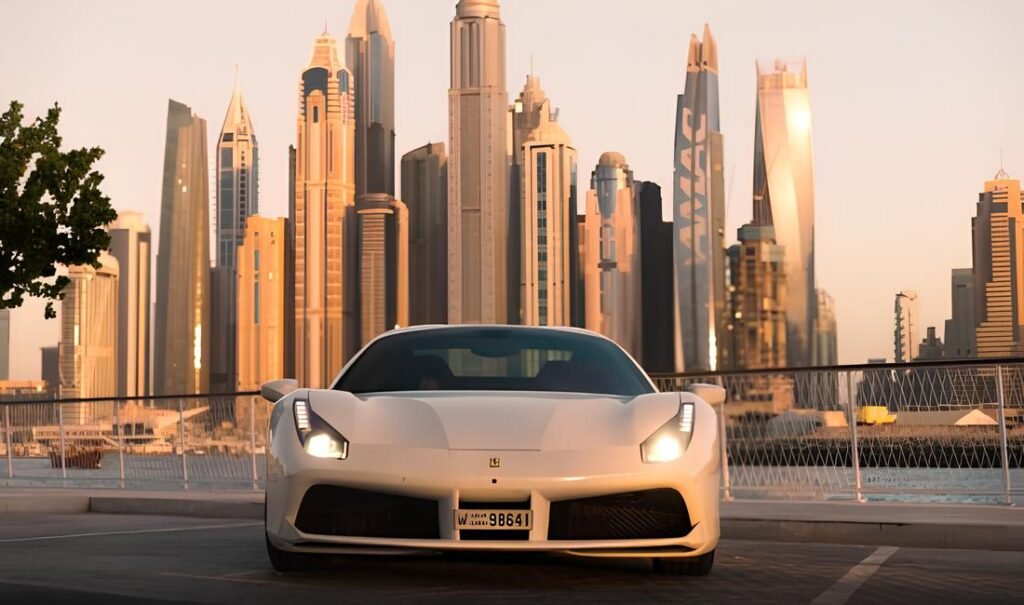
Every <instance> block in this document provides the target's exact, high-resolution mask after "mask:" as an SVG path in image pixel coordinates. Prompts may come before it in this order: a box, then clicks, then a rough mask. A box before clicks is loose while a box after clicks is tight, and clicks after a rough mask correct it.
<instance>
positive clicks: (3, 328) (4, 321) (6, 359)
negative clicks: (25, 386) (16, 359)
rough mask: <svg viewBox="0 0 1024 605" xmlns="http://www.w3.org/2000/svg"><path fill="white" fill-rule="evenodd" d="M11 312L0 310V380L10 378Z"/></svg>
mask: <svg viewBox="0 0 1024 605" xmlns="http://www.w3.org/2000/svg"><path fill="white" fill-rule="evenodd" d="M10 372H11V310H10V309H0V380H7V379H9V378H10V377H11V374H10Z"/></svg>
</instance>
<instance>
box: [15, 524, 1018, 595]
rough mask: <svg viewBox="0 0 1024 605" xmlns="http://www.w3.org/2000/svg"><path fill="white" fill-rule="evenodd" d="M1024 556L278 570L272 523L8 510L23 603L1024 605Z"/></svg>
mask: <svg viewBox="0 0 1024 605" xmlns="http://www.w3.org/2000/svg"><path fill="white" fill-rule="evenodd" d="M1021 569H1024V552H1006V551H1003V552H995V551H986V550H955V549H941V550H933V549H919V548H906V547H890V546H877V545H872V546H860V545H840V544H813V543H780V542H771V541H743V540H724V541H723V542H722V543H721V544H720V546H719V550H718V553H717V558H716V564H715V568H714V570H713V571H712V573H711V575H709V576H707V577H699V578H688V577H681V578H680V577H667V576H658V575H654V574H653V573H652V572H651V569H650V565H649V563H648V562H647V561H644V560H598V559H576V558H570V557H566V556H550V555H549V556H544V555H529V556H515V557H508V556H486V557H484V556H480V555H461V556H422V557H415V558H391V557H384V558H370V557H361V558H349V557H345V558H336V559H332V560H330V561H329V562H328V563H327V565H326V566H325V567H324V568H323V569H319V570H316V571H311V572H308V573H302V574H295V575H281V574H278V573H276V572H274V571H273V569H272V568H271V567H270V564H269V562H268V561H267V559H266V555H265V551H264V541H263V528H262V525H261V523H259V522H254V521H252V520H249V519H200V518H195V517H167V516H146V515H113V514H99V513H83V514H33V513H9V514H5V515H0V601H2V602H3V603H4V604H5V605H6V604H14V603H105V604H107V603H114V604H119V603H140V602H141V603H167V602H194V603H247V604H248V603H273V604H275V605H280V604H281V603H294V602H301V603H304V604H313V603H331V604H332V605H336V604H337V603H345V602H417V603H441V602H444V603H452V602H456V603H463V602H464V603H479V602H484V601H486V602H489V603H538V602H558V603H565V602H567V603H583V602H623V601H629V602H634V603H636V602H644V603H645V602H659V601H673V602H678V601H685V602H688V603H704V602H707V603H722V602H758V603H810V602H816V603H882V602H885V603H891V602H918V601H921V602H931V603H962V602H967V601H976V602H983V603H1019V602H1021V600H1022V598H1024V574H1022V573H1021V571H1020V570H1021Z"/></svg>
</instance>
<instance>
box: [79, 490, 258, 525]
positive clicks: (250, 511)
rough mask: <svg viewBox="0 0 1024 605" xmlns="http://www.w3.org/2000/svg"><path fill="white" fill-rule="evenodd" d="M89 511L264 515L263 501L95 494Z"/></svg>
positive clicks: (228, 516) (211, 516) (223, 516)
mask: <svg viewBox="0 0 1024 605" xmlns="http://www.w3.org/2000/svg"><path fill="white" fill-rule="evenodd" d="M89 511H91V512H94V513H107V514H118V515H167V516H172V517H204V518H208V519H261V520H262V519H263V503H262V502H224V501H217V500H195V499H188V500H185V499H178V498H125V497H117V496H93V497H92V498H90V501H89Z"/></svg>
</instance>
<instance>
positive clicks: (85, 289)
mask: <svg viewBox="0 0 1024 605" xmlns="http://www.w3.org/2000/svg"><path fill="white" fill-rule="evenodd" d="M97 261H98V262H99V263H100V267H99V268H98V269H97V268H95V267H93V266H92V265H78V266H74V267H70V268H69V269H68V278H69V279H70V280H71V282H70V283H69V284H68V285H67V287H66V288H65V289H64V292H63V294H64V299H63V300H62V301H61V313H60V322H61V326H60V332H61V340H60V353H59V355H60V396H61V398H63V399H77V398H88V397H113V396H116V395H117V389H118V384H117V359H118V350H117V343H118V333H117V327H118V312H119V309H118V298H119V292H118V266H117V259H115V258H114V257H113V256H111V255H109V254H107V253H105V252H104V253H101V254H100V256H99V258H98V259H97ZM112 412H113V406H112V404H105V405H101V404H95V403H75V404H68V405H65V406H64V408H63V414H64V422H66V423H68V424H89V423H93V422H97V421H99V420H107V421H109V420H110V414H111V413H112Z"/></svg>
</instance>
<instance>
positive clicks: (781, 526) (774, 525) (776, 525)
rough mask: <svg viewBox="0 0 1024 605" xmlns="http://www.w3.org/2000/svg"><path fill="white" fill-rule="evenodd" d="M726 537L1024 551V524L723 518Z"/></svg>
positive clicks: (775, 540)
mask: <svg viewBox="0 0 1024 605" xmlns="http://www.w3.org/2000/svg"><path fill="white" fill-rule="evenodd" d="M722 537H723V538H730V539H735V540H767V541H773V542H805V543H806V542H817V543H823V544H870V545H879V546H882V545H884V546H900V547H911V548H962V549H979V550H1004V551H1019V550H1024V527H1016V526H1006V525H939V524H934V523H884V522H882V523H867V522H856V521H854V522H851V521H793V520H779V519H727V518H723V519H722Z"/></svg>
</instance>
